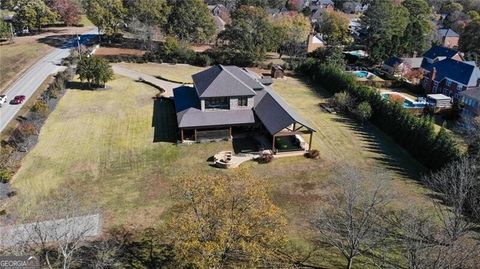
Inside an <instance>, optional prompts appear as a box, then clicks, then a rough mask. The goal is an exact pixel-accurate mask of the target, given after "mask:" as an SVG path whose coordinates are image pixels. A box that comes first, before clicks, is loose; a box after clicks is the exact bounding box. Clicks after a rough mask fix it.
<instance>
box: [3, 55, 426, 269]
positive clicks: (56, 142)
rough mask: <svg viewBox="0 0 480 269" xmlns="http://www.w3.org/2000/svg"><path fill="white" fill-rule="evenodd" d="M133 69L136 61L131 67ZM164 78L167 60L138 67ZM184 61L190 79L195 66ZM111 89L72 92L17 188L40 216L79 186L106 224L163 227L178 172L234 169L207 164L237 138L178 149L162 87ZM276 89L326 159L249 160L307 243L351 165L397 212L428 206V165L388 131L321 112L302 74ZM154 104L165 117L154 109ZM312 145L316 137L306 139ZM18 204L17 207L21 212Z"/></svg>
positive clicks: (295, 235) (322, 259) (320, 97)
mask: <svg viewBox="0 0 480 269" xmlns="http://www.w3.org/2000/svg"><path fill="white" fill-rule="evenodd" d="M129 66H130V67H131V66H133V65H129ZM134 66H136V67H135V68H136V70H140V67H141V69H143V70H145V72H147V70H149V72H151V73H150V74H160V75H163V74H164V73H163V72H165V70H167V68H164V67H163V65H150V64H146V65H138V64H135V65H134ZM182 66H184V65H175V68H177V69H175V70H176V71H177V75H178V76H182V77H183V78H185V77H186V76H187V75H189V74H191V73H194V72H196V71H194V70H197V68H196V67H191V66H185V69H182ZM108 85H109V86H111V88H110V89H108V90H103V91H82V90H70V91H68V92H67V93H66V95H65V96H64V97H63V99H62V100H61V101H60V102H59V105H58V107H57V108H56V110H55V111H54V112H53V113H52V114H51V115H50V117H49V119H48V120H47V122H46V124H45V126H44V127H43V129H42V131H41V134H40V140H39V143H38V145H37V146H36V147H35V148H34V149H33V150H32V151H31V152H30V153H29V154H28V155H27V156H26V158H25V159H24V161H23V164H22V168H21V169H20V171H19V172H18V174H17V175H16V176H15V177H14V179H13V187H15V188H16V189H17V190H18V193H19V194H18V196H17V197H16V198H15V200H13V201H15V203H14V205H16V206H18V209H19V210H20V211H19V212H27V211H29V212H31V210H34V207H35V204H36V201H39V200H40V199H48V194H49V192H54V191H55V190H57V189H59V188H64V187H66V186H70V187H73V188H74V190H75V191H76V192H77V193H78V194H79V195H80V197H81V199H82V201H83V202H84V203H95V204H98V205H99V206H100V208H101V209H102V210H103V212H104V219H105V227H111V226H113V225H116V224H126V223H129V224H135V225H141V226H148V225H153V224H159V223H162V222H163V220H164V219H165V218H166V217H168V216H169V215H170V214H169V210H168V209H169V208H170V206H171V204H172V201H171V198H170V196H169V193H170V189H171V186H172V184H174V183H175V181H176V179H177V178H178V177H179V176H195V175H198V174H201V173H208V174H214V173H233V172H235V171H234V170H219V169H216V168H213V167H211V166H209V165H208V162H207V160H208V159H209V158H210V157H211V156H213V155H214V154H215V153H217V152H219V151H222V150H232V144H231V142H220V143H205V144H194V145H180V146H177V145H175V144H173V143H171V142H170V140H171V137H172V136H174V135H175V132H174V131H173V130H172V126H174V125H175V119H174V118H173V114H172V110H171V109H169V108H168V106H169V104H168V103H161V104H160V103H158V102H160V101H159V100H157V101H155V100H154V99H152V97H153V96H155V94H156V93H157V92H158V90H156V89H155V88H152V87H150V86H148V85H145V84H142V83H137V82H134V81H133V80H131V79H128V78H124V77H116V78H115V80H113V81H112V82H110V83H108ZM273 87H274V89H275V90H276V91H277V92H278V93H279V94H280V95H281V96H282V97H283V98H284V99H285V100H286V101H287V102H288V103H289V104H290V105H291V106H292V107H294V108H295V109H296V110H297V111H298V112H299V113H300V114H301V115H303V116H304V117H305V118H306V119H307V120H309V121H310V123H311V124H312V125H313V126H314V127H315V128H316V129H317V132H316V133H315V134H314V137H313V148H314V149H318V150H319V151H320V154H321V159H320V160H310V159H306V158H304V157H288V158H278V159H275V160H274V161H273V162H272V163H269V164H258V163H255V162H247V163H245V164H243V165H242V167H244V169H248V170H249V171H250V172H251V173H252V174H253V175H255V176H258V177H261V178H263V179H264V180H266V181H268V183H269V185H270V186H271V197H272V199H273V200H274V202H275V203H276V204H278V205H279V206H280V207H281V208H282V209H283V210H284V212H285V215H286V216H287V218H288V220H289V235H290V238H291V239H292V240H294V241H295V242H297V243H298V244H299V245H301V246H308V245H311V243H312V239H313V238H314V232H313V231H312V230H311V229H310V228H309V220H310V219H311V218H312V217H313V216H314V214H315V212H316V209H318V208H319V207H321V206H322V202H324V201H325V199H326V196H327V195H328V194H329V193H331V192H332V190H333V189H334V188H335V185H334V183H335V180H336V178H337V177H338V175H339V174H340V173H341V172H342V169H341V166H342V165H350V166H354V167H356V168H357V169H358V170H359V171H361V172H363V173H365V174H366V175H367V177H366V180H372V179H373V178H374V177H378V175H379V174H381V177H382V179H383V180H384V181H385V182H386V183H388V184H389V186H390V189H391V190H392V192H394V193H396V197H397V198H396V199H395V202H394V203H393V205H392V206H393V208H405V207H411V206H412V205H419V206H423V205H424V204H428V201H427V199H426V196H425V195H424V190H423V188H421V187H419V184H418V182H417V181H416V180H415V179H417V178H418V176H419V174H420V173H421V172H422V171H423V169H422V166H420V165H419V164H418V163H416V162H415V161H413V160H412V158H411V157H410V156H409V155H408V154H406V152H405V151H403V150H402V149H401V148H400V147H399V146H397V145H396V144H395V143H394V142H393V141H392V140H391V139H390V138H389V137H388V136H386V135H385V134H383V133H381V132H380V131H379V130H378V129H376V128H374V127H373V126H370V125H365V126H361V125H359V124H358V123H357V122H355V121H352V120H351V119H349V118H345V117H343V116H341V115H334V114H328V113H325V112H322V111H321V109H320V107H319V105H318V104H319V102H323V101H325V98H326V97H328V96H329V94H328V93H327V92H325V91H323V90H321V89H316V91H315V90H314V88H313V87H312V86H311V85H308V84H306V83H305V82H304V81H303V80H302V79H299V78H291V77H288V78H287V79H280V80H275V82H274V84H273ZM154 110H155V111H156V113H154ZM307 141H308V140H307ZM13 209H14V206H13V205H12V206H11V207H10V208H8V210H9V211H10V212H12V210H13ZM332 253H333V252H331V251H328V250H327V251H325V250H322V251H320V252H319V253H318V255H316V256H315V260H316V262H318V263H321V264H323V265H324V266H326V267H328V268H331V267H334V266H337V264H338V260H339V257H338V256H337V255H336V254H332Z"/></svg>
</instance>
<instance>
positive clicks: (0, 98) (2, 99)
mask: <svg viewBox="0 0 480 269" xmlns="http://www.w3.org/2000/svg"><path fill="white" fill-rule="evenodd" d="M6 102H7V96H6V95H3V94H2V95H0V107H2V105H3V104H5V103H6Z"/></svg>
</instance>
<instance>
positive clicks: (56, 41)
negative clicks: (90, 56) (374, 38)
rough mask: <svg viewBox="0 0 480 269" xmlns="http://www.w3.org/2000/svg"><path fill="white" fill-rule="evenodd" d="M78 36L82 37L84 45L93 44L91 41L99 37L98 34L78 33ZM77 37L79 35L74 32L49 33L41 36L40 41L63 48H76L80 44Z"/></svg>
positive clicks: (81, 40) (81, 41)
mask: <svg viewBox="0 0 480 269" xmlns="http://www.w3.org/2000/svg"><path fill="white" fill-rule="evenodd" d="M78 37H80V43H81V44H82V45H91V42H92V41H93V40H95V39H94V38H95V37H97V35H94V34H88V35H86V34H84V35H80V34H78ZM76 38H77V35H72V34H65V35H49V36H46V37H42V38H39V39H38V42H39V43H43V44H46V45H49V46H51V47H54V48H62V49H66V48H76V47H77V46H78V43H77V40H76Z"/></svg>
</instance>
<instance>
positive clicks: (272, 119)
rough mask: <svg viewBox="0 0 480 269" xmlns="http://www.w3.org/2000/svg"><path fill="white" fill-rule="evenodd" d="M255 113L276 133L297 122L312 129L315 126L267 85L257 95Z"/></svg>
mask: <svg viewBox="0 0 480 269" xmlns="http://www.w3.org/2000/svg"><path fill="white" fill-rule="evenodd" d="M254 111H255V114H256V115H257V117H258V118H259V119H260V121H262V123H263V125H264V126H265V128H267V130H268V132H269V133H270V134H272V135H273V134H276V133H278V132H280V131H281V130H283V129H285V128H286V127H288V126H290V125H292V124H293V123H295V122H297V123H300V124H301V125H303V126H305V127H306V128H307V129H309V130H311V131H315V129H314V128H313V127H311V125H310V124H309V123H308V122H307V121H306V120H305V119H304V118H303V117H302V116H300V115H299V114H297V113H296V112H295V111H294V110H293V109H292V108H291V107H290V106H289V105H288V104H287V103H286V102H285V101H284V100H283V99H282V98H281V97H280V96H279V95H278V94H277V93H275V91H273V90H272V89H271V88H269V87H265V88H264V89H263V90H261V91H259V92H258V94H257V96H255V107H254Z"/></svg>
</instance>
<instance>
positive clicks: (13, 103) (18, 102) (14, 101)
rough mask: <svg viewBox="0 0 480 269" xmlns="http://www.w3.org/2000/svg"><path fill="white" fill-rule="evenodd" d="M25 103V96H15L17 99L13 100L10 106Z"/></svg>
mask: <svg viewBox="0 0 480 269" xmlns="http://www.w3.org/2000/svg"><path fill="white" fill-rule="evenodd" d="M23 101H25V95H17V96H15V98H13V99H12V101H10V104H12V105H18V104H21V103H23Z"/></svg>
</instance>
